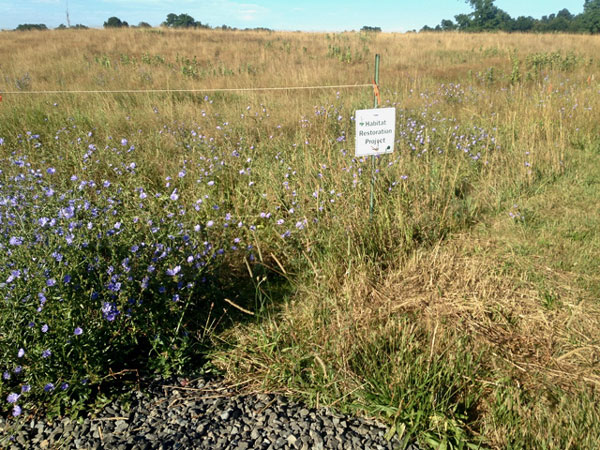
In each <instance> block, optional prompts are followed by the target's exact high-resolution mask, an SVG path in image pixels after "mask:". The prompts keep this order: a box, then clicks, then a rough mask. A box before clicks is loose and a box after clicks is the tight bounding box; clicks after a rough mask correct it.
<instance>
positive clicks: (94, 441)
mask: <svg viewBox="0 0 600 450" xmlns="http://www.w3.org/2000/svg"><path fill="white" fill-rule="evenodd" d="M148 394H149V395H144V394H142V393H140V392H137V393H136V394H135V401H134V402H133V404H132V406H131V408H130V409H129V411H125V410H124V409H123V408H122V407H120V406H119V405H117V404H110V405H108V406H106V407H105V408H104V409H103V410H102V412H100V413H99V414H98V415H97V416H95V417H88V418H86V419H84V420H83V421H82V423H77V422H73V421H71V420H70V419H68V418H66V419H63V420H62V421H56V422H54V423H46V422H44V421H35V420H32V421H31V422H26V423H20V424H19V426H18V427H14V424H15V423H16V422H15V421H14V420H9V421H6V420H5V419H4V418H0V433H1V434H0V448H10V449H21V448H36V449H56V448H65V449H71V448H75V449H100V448H106V449H118V450H121V449H123V450H125V449H211V450H212V449H214V450H218V449H223V450H225V449H227V450H246V449H303V450H315V449H361V450H363V449H396V448H403V447H404V445H403V443H401V442H399V441H398V439H397V438H393V439H392V440H390V441H388V440H386V439H385V434H386V428H385V427H384V426H382V425H380V424H377V423H374V422H370V421H367V420H364V419H359V418H355V417H349V416H343V415H339V414H335V413H333V412H332V411H331V410H329V409H327V408H319V409H311V408H307V407H305V406H303V405H302V404H299V403H294V402H292V401H289V400H288V399H286V398H285V397H283V396H279V395H272V394H257V395H240V394H239V393H237V392H236V391H235V390H233V389H232V388H230V387H227V386H225V385H223V383H222V382H219V381H210V382H207V381H204V380H196V381H194V382H191V383H189V384H186V385H185V386H182V385H181V383H177V382H173V383H172V384H169V383H166V384H165V383H156V384H155V385H154V386H151V387H150V388H149V389H148ZM8 424H12V425H13V426H12V427H11V428H12V429H9V428H7V425H8ZM408 449H410V450H418V446H416V445H414V444H413V445H409V446H408Z"/></svg>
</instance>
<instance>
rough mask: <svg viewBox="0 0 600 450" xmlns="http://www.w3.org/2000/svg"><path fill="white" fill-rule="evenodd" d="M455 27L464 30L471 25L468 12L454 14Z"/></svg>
mask: <svg viewBox="0 0 600 450" xmlns="http://www.w3.org/2000/svg"><path fill="white" fill-rule="evenodd" d="M454 20H456V27H457V28H458V29H459V30H461V31H466V30H468V29H469V28H470V27H471V17H470V16H469V14H458V15H457V16H454Z"/></svg>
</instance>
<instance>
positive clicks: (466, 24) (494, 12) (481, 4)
mask: <svg viewBox="0 0 600 450" xmlns="http://www.w3.org/2000/svg"><path fill="white" fill-rule="evenodd" d="M466 3H468V4H470V5H471V8H473V11H472V12H471V13H470V14H458V15H456V16H454V20H451V19H444V20H442V22H441V23H440V24H439V25H437V26H436V27H435V28H432V27H429V26H427V25H425V26H424V27H423V28H421V31H464V32H483V31H506V32H509V33H510V32H523V33H526V32H538V33H552V32H562V33H592V34H595V33H599V32H600V0H585V1H584V4H583V12H582V13H581V14H577V15H574V14H571V12H569V10H568V9H566V8H564V9H561V10H560V11H558V12H557V13H556V14H550V15H549V16H542V18H541V19H534V18H533V17H531V16H527V17H526V16H519V17H517V18H513V17H511V16H510V15H509V14H508V13H507V12H506V11H504V10H502V9H500V8H498V7H497V6H496V5H495V4H494V0H466Z"/></svg>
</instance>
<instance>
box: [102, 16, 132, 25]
mask: <svg viewBox="0 0 600 450" xmlns="http://www.w3.org/2000/svg"><path fill="white" fill-rule="evenodd" d="M128 26H129V24H128V23H127V22H125V21H122V20H121V19H119V18H118V17H114V16H113V17H109V18H108V20H107V21H106V22H104V28H127V27H128Z"/></svg>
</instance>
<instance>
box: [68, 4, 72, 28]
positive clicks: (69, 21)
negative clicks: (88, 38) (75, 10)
mask: <svg viewBox="0 0 600 450" xmlns="http://www.w3.org/2000/svg"><path fill="white" fill-rule="evenodd" d="M67 28H71V20H70V19H69V0H67Z"/></svg>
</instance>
